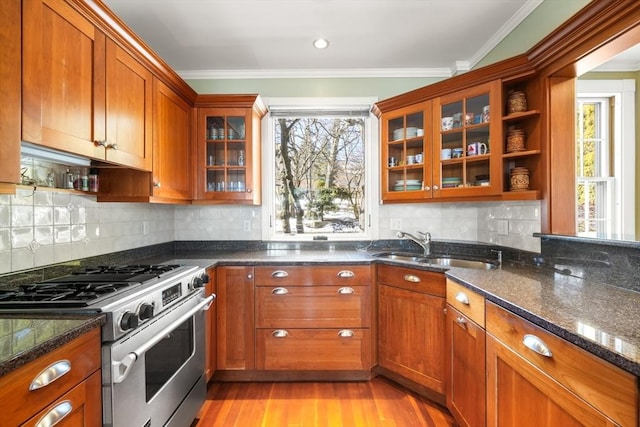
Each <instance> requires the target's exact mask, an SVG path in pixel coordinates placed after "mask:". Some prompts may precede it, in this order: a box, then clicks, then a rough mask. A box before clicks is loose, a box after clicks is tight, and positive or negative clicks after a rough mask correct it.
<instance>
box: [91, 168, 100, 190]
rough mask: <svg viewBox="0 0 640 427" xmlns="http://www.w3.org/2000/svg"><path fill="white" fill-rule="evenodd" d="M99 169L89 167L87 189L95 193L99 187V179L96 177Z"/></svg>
mask: <svg viewBox="0 0 640 427" xmlns="http://www.w3.org/2000/svg"><path fill="white" fill-rule="evenodd" d="M98 173H99V170H98V169H97V168H91V169H89V191H91V192H92V193H97V192H98V190H99V189H100V181H99V179H98Z"/></svg>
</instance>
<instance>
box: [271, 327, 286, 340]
mask: <svg viewBox="0 0 640 427" xmlns="http://www.w3.org/2000/svg"><path fill="white" fill-rule="evenodd" d="M271 335H273V337H274V338H285V337H286V336H287V335H289V332H287V331H286V330H284V329H276V330H275V331H273V332H271Z"/></svg>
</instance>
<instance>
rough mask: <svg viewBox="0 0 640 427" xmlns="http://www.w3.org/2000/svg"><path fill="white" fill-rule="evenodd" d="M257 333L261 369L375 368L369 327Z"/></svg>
mask: <svg viewBox="0 0 640 427" xmlns="http://www.w3.org/2000/svg"><path fill="white" fill-rule="evenodd" d="M256 335H257V336H256V358H257V361H256V368H257V369H265V370H296V371H298V370H312V371H322V370H363V369H370V368H371V332H370V330H369V329H258V330H257V334H256Z"/></svg>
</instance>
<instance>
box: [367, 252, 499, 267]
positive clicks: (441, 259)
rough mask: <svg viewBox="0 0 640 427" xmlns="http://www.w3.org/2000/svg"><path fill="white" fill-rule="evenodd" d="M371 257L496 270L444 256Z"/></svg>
mask: <svg viewBox="0 0 640 427" xmlns="http://www.w3.org/2000/svg"><path fill="white" fill-rule="evenodd" d="M373 256H374V257H376V258H382V259H392V260H397V261H409V262H417V263H420V264H430V265H434V266H438V267H459V268H475V269H479V270H491V269H493V268H496V265H495V264H492V263H490V262H487V261H479V260H474V259H466V258H457V257H445V256H440V257H438V256H433V257H426V256H423V255H416V254H411V253H406V252H379V253H375V254H373Z"/></svg>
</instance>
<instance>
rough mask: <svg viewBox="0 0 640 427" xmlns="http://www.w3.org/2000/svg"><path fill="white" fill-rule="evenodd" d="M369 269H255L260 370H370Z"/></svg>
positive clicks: (319, 267)
mask: <svg viewBox="0 0 640 427" xmlns="http://www.w3.org/2000/svg"><path fill="white" fill-rule="evenodd" d="M370 269H371V267H370V266H358V265H324V266H313V267H308V266H260V267H256V269H255V272H256V281H255V284H256V291H255V292H256V294H255V296H256V304H255V310H256V315H255V318H256V368H257V369H260V370H288V371H336V370H338V371H363V372H364V374H361V378H368V377H369V372H370V369H371V358H372V349H371V347H372V344H371V293H370V292H371V273H370Z"/></svg>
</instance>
